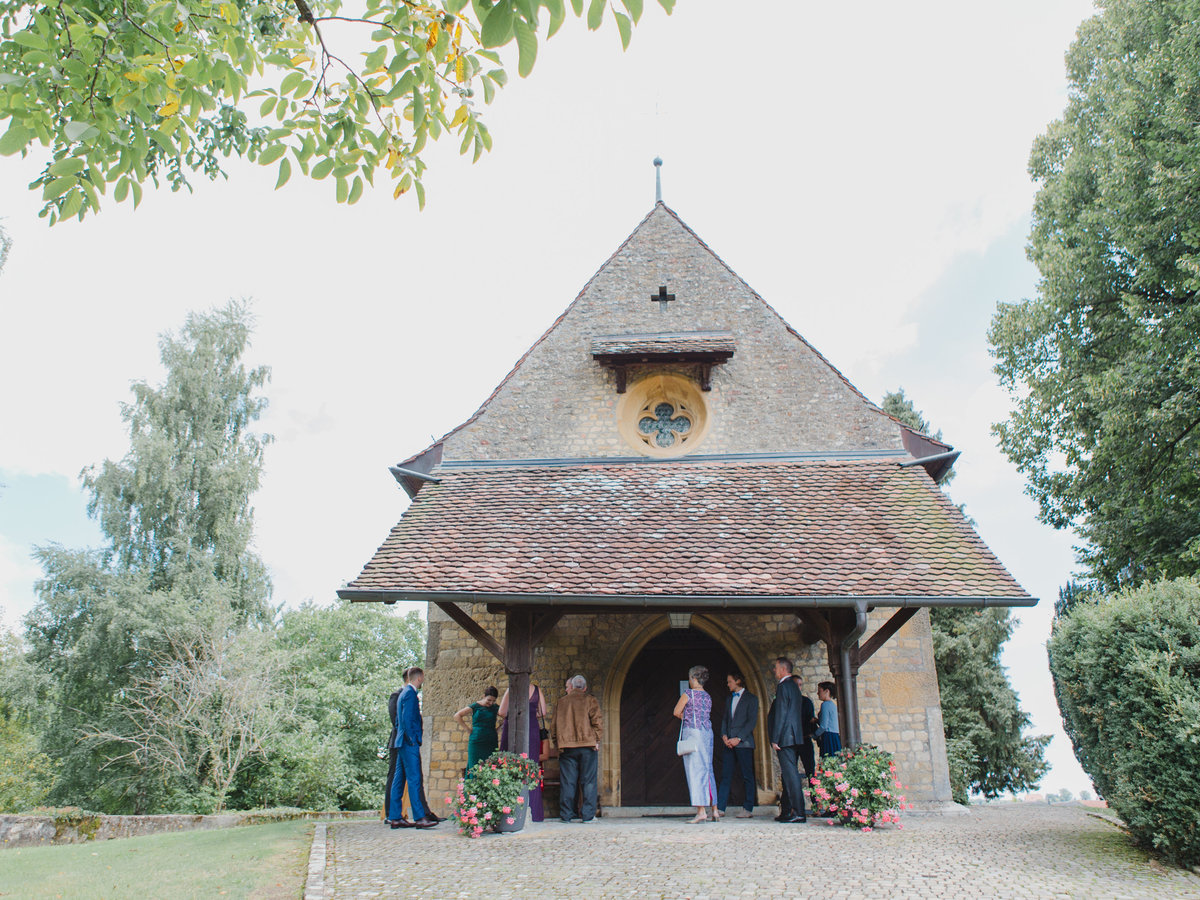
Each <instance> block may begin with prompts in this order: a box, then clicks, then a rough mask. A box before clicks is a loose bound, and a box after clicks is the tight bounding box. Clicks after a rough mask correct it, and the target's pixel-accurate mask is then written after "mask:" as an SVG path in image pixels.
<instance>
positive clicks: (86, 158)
mask: <svg viewBox="0 0 1200 900" xmlns="http://www.w3.org/2000/svg"><path fill="white" fill-rule="evenodd" d="M658 2H659V5H660V6H662V7H663V8H664V9H666V10H667V12H668V13H669V12H670V11H671V9H672V7H673V6H674V0H658ZM642 8H643V0H621V3H620V6H619V7H618V6H617V4H616V3H610V2H608V0H588V4H587V13H586V19H587V26H588V28H590V29H596V28H599V27H600V25H601V23H602V21H603V19H604V18H605V15H606V13H608V14H611V18H612V20H613V22H614V23H615V25H616V27H617V31H618V33H619V35H620V39H621V43H622V45H623V46H628V44H629V41H630V38H631V34H632V28H633V25H634V23H636V22H637V21H638V19H640V18H641V15H642ZM570 9H571V10H572V11H573V12H574V14H575V15H576V16H583V15H584V2H583V0H570ZM566 13H567V6H566V2H565V0H471V2H469V3H468V0H365V2H361V3H353V4H351V3H344V2H343V0H241V2H239V0H175V2H170V3H167V2H159V0H120V2H115V0H114V2H98V0H43V2H40V3H29V2H26V0H0V123H3V122H4V121H5V120H7V121H8V127H7V130H6V131H5V132H4V134H3V135H2V136H0V154H13V153H21V154H23V155H24V154H26V153H29V152H34V153H36V154H37V155H38V156H39V157H43V156H48V157H49V158H48V159H47V161H46V165H45V168H44V169H43V170H42V173H41V175H40V176H39V177H38V178H37V179H36V180H35V181H34V182H33V184H32V187H33V188H34V189H35V190H38V191H40V192H41V194H42V198H43V200H44V201H45V206H44V208H43V210H42V214H43V215H48V216H49V217H50V221H51V222H55V221H59V220H61V219H65V218H70V217H71V216H79V217H80V218H82V217H83V216H84V215H85V214H86V213H87V212H89V211H92V210H95V209H98V208H99V206H100V203H101V200H100V198H101V196H102V195H104V194H106V193H107V190H108V187H109V186H110V185H112V186H113V198H114V199H115V200H117V201H118V202H120V201H122V200H124V199H126V198H127V197H132V199H133V202H134V203H135V204H137V203H138V202H139V201H140V200H141V195H142V185H143V184H144V183H145V182H146V181H147V180H151V181H153V182H155V183H156V184H157V183H159V181H160V180H165V181H166V182H167V183H169V184H170V185H171V187H172V188H173V189H176V190H178V189H179V188H180V187H185V186H187V176H188V173H191V172H202V173H204V174H205V175H207V176H209V177H210V178H213V177H216V176H217V175H221V174H223V172H222V158H223V157H229V156H230V155H236V156H244V157H246V158H248V159H249V160H251V161H257V162H259V163H261V164H263V165H274V164H276V163H277V164H278V166H279V176H278V186H282V185H283V184H285V183H286V182H287V181H288V179H289V177H290V176H291V174H292V168H293V165H294V166H295V167H297V168H299V170H300V171H301V172H303V173H304V174H305V175H310V176H311V177H313V178H316V179H323V178H331V179H332V180H333V183H334V184H335V186H336V188H335V189H336V195H337V199H338V201H339V202H343V201H349V202H351V203H353V202H355V201H356V200H358V199H359V197H361V196H362V193H363V191H364V188H365V185H369V184H373V183H374V179H375V176H376V175H377V174H380V173H381V172H382V173H384V174H386V175H387V176H388V177H390V178H391V179H393V180H394V182H395V188H394V193H395V195H396V196H399V195H400V194H402V193H404V192H405V191H407V190H408V189H409V188H410V187H415V189H416V193H417V195H418V198H419V200H420V201H421V202H422V203H423V202H424V192H423V188H422V184H421V177H422V173H423V172H424V170H425V163H424V161H423V153H424V151H425V148H426V144H427V142H428V141H430V140H436V139H438V138H439V137H441V136H443V135H448V134H452V135H453V136H454V137H455V138H456V139H457V140H458V141H459V142H460V143H459V149H460V152H461V153H464V154H465V153H471V154H473V156H474V158H475V159H478V158H479V156H480V155H481V154H482V153H483V151H484V150H485V149H490V147H491V144H492V139H491V136H490V135H489V134H488V131H487V128H486V127H485V126H484V124H483V122H482V121H481V119H480V108H481V105H482V104H486V103H490V102H491V101H492V98H493V97H494V96H495V93H496V90H497V89H498V88H500V87H502V86H503V85H504V84H506V83H507V80H508V74H507V72H506V71H505V69H504V66H503V65H502V63H501V58H500V55H499V53H498V52H497V50H498V49H499V48H501V47H503V46H505V45H507V44H511V43H514V42H515V44H516V47H517V71H518V72H519V73H520V74H521V75H522V76H525V75H528V74H529V73H530V71H531V70H532V69H533V64H534V60H535V59H536V58H537V49H538V42H539V40H540V39H544V38H546V37H549V36H551V35H553V34H554V33H555V32H556V31H557V30H558V29H559V27H560V26H561V25H562V24H563V21H564V20H565V18H566ZM481 101H482V104H481ZM38 144H40V145H41V146H42V147H44V148H46V150H47V151H48V152H43V151H41V150H37V149H35V146H36V145H38Z"/></svg>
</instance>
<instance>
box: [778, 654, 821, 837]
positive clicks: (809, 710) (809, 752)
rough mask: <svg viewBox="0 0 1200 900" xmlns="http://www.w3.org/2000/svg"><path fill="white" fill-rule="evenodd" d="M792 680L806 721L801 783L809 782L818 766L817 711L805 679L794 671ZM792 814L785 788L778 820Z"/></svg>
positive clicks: (801, 746) (801, 748) (802, 749)
mask: <svg viewBox="0 0 1200 900" xmlns="http://www.w3.org/2000/svg"><path fill="white" fill-rule="evenodd" d="M792 681H794V682H795V683H796V690H798V691H799V692H800V720H801V721H802V722H803V723H804V740H803V742H802V743H801V744H800V768H801V769H803V770H804V781H803V782H801V784H808V780H809V779H810V778H812V774H813V770H814V769H815V768H816V767H817V758H816V754H815V753H814V752H813V741H812V739H813V732H815V731H816V730H817V713H816V710H815V709H814V707H813V702H812V701H811V700H809V699H808V696H807V695H806V694H805V693H804V683H803V680H802V679H801V678H800V676H799V675H797V674H796V673H795V672H794V671H793V672H792ZM792 815H793V812H792V804H791V800H789V799H788V793H787V790H786V789H785V790H784V791H783V794H782V795H781V796H780V798H779V816H778V817H777V819H776V821H778V822H782V821H784V820H785V819H790V818H791V817H792Z"/></svg>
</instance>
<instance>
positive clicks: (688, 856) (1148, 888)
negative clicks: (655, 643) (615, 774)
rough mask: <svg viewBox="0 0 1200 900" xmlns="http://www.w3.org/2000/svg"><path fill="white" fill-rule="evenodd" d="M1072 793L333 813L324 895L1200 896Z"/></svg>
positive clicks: (1199, 886) (1193, 884)
mask: <svg viewBox="0 0 1200 900" xmlns="http://www.w3.org/2000/svg"><path fill="white" fill-rule="evenodd" d="M1092 812H1093V811H1091V810H1088V809H1085V808H1081V807H1077V806H1053V807H1046V806H1037V805H1033V804H1028V805H1025V804H1022V805H1015V804H1014V805H1005V806H986V807H976V808H972V809H971V810H970V811H969V812H967V813H965V814H961V815H949V816H936V815H909V816H908V817H907V818H906V822H905V825H904V827H903V829H896V828H895V827H894V826H892V827H886V826H885V827H884V828H881V829H878V830H876V831H874V832H872V833H870V834H864V833H862V832H859V831H851V830H849V829H843V828H840V827H829V826H827V825H825V824H824V823H823V820H822V821H821V822H817V821H816V820H813V819H810V820H809V824H807V825H780V824H777V823H775V822H773V821H771V820H770V818H769V816H768V814H766V813H765V812H760V813H759V817H757V818H754V819H733V818H729V819H725V820H723V821H721V822H720V823H719V824H712V823H709V824H705V825H688V824H685V822H684V820H682V819H606V820H605V819H598V820H597V821H596V822H595V823H594V824H591V825H581V824H572V825H564V824H561V823H559V822H558V821H556V820H555V821H552V822H551V821H548V822H543V823H539V824H529V825H527V826H526V828H525V830H524V831H523V832H520V833H518V834H510V835H498V834H497V835H487V836H485V837H482V838H479V839H476V840H468V839H467V838H464V837H462V836H460V835H459V834H458V833H457V832H456V831H455V830H454V827H453V824H452V823H451V822H443V823H442V824H441V825H439V826H438V827H437V828H433V829H429V830H427V831H415V830H410V829H404V830H399V831H392V830H391V829H389V828H387V827H386V826H385V825H383V824H381V823H378V822H372V823H337V824H331V825H330V826H329V840H328V849H327V863H326V870H325V879H324V890H325V897H327V898H338V900H346V898H357V897H422V898H426V900H441V898H470V897H481V898H493V900H503V898H508V897H523V896H531V897H537V898H538V900H548V898H556V897H562V898H568V897H569V898H578V900H591V898H601V897H613V898H622V900H624V898H627V897H630V896H635V897H637V898H638V900H650V898H668V897H669V898H693V900H701V898H726V897H754V898H763V897H807V896H812V897H823V898H824V897H879V898H893V897H942V896H945V897H956V898H957V897H1088V898H1093V897H1096V898H1100V897H1103V898H1110V897H1111V898H1124V897H1154V898H1164V897H1194V898H1200V876H1197V875H1195V874H1192V873H1191V872H1188V871H1185V870H1182V869H1177V868H1173V867H1169V866H1165V865H1163V864H1161V863H1159V862H1158V861H1156V860H1154V859H1153V858H1151V857H1150V856H1148V855H1147V854H1145V853H1143V852H1142V851H1140V850H1137V849H1136V848H1134V847H1133V846H1132V844H1131V843H1130V842H1129V840H1128V838H1126V837H1125V835H1124V834H1123V833H1122V832H1121V831H1119V830H1118V829H1117V828H1116V827H1115V826H1114V825H1112V824H1110V823H1109V822H1107V821H1105V820H1103V819H1101V818H1099V817H1097V816H1096V815H1093V814H1090V813H1092Z"/></svg>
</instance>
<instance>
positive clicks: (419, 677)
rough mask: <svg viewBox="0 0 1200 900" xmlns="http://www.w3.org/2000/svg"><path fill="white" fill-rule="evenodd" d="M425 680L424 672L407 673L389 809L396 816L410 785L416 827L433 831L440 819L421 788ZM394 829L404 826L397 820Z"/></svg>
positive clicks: (415, 669) (399, 709) (399, 702)
mask: <svg viewBox="0 0 1200 900" xmlns="http://www.w3.org/2000/svg"><path fill="white" fill-rule="evenodd" d="M424 681H425V672H424V671H423V670H421V669H420V668H418V667H417V666H413V667H412V668H411V669H409V670H408V684H406V685H405V686H404V688H403V689H402V690H401V691H400V697H399V699H398V700H397V702H396V738H395V742H394V743H395V747H396V773H395V775H394V776H393V777H392V796H391V802H390V803H389V804H388V809H389V811H390V812H391V813H392V815H393V816H395V815H396V814H397V813H398V812H399V810H400V808H401V807H400V802H401V799H402V798H403V796H404V786H405V784H407V785H408V803H409V806H411V807H412V815H413V825H414V826H415V827H417V828H432V827H433V826H434V825H436V824H437V823H438V820H437V819H435V818H434V817H433V816H431V815H430V810H428V809H426V808H425V805H424V799H425V791H424V789H423V788H422V786H421V740H422V739H423V737H424V725H423V723H422V722H421V703H420V700H419V698H418V697H417V691H419V690H420V689H421V685H422V684H423V683H424ZM390 824H391V825H392V827H393V828H399V827H402V826H401V825H400V823H399V821H398V819H393V820H392V822H391V823H390Z"/></svg>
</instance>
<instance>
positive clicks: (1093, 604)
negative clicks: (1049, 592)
mask: <svg viewBox="0 0 1200 900" xmlns="http://www.w3.org/2000/svg"><path fill="white" fill-rule="evenodd" d="M1049 652H1050V671H1051V674H1052V675H1053V676H1054V691H1055V694H1056V695H1057V697H1058V706H1059V709H1060V710H1061V711H1062V716H1063V723H1064V725H1065V727H1066V731H1067V734H1068V735H1069V736H1070V738H1071V742H1072V744H1073V745H1074V748H1075V755H1076V757H1078V759H1079V762H1080V764H1081V765H1082V766H1083V768H1084V769H1085V770H1086V771H1087V773H1088V774H1089V775H1090V776H1091V777H1092V783H1093V784H1094V785H1095V786H1096V789H1097V791H1099V793H1100V795H1101V796H1102V797H1104V799H1105V800H1106V801H1107V802H1108V804H1109V806H1110V807H1112V809H1113V810H1114V811H1115V812H1116V813H1117V815H1119V816H1120V817H1121V818H1122V819H1123V820H1124V822H1125V824H1126V825H1127V826H1128V828H1129V830H1130V832H1131V833H1132V834H1133V836H1134V837H1135V838H1136V839H1137V840H1139V841H1140V842H1142V843H1144V844H1147V845H1149V846H1152V847H1154V848H1156V849H1158V850H1159V851H1160V852H1162V853H1163V854H1164V855H1165V856H1167V858H1168V859H1171V860H1172V861H1175V862H1178V863H1182V864H1187V865H1195V864H1196V863H1200V778H1197V775H1196V773H1197V772H1200V579H1196V578H1181V579H1177V580H1174V581H1160V582H1157V583H1153V584H1146V585H1143V586H1142V587H1140V588H1137V589H1135V590H1131V591H1126V592H1122V593H1119V594H1114V595H1109V596H1100V597H1095V598H1093V599H1092V600H1091V601H1090V602H1086V603H1080V604H1077V605H1075V606H1074V607H1073V608H1072V609H1071V610H1070V612H1069V613H1068V614H1066V615H1064V616H1061V617H1060V618H1058V619H1057V620H1056V621H1055V625H1054V630H1053V634H1052V635H1051V638H1050V643H1049Z"/></svg>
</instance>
